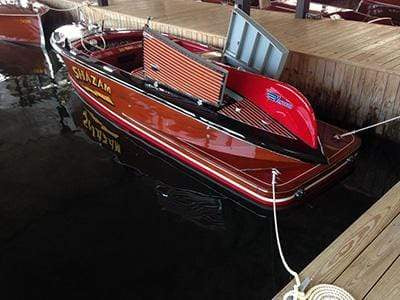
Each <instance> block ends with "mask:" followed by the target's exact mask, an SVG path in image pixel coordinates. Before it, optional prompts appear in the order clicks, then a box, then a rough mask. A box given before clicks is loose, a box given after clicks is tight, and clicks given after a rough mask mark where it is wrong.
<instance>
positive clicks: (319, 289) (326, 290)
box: [271, 169, 355, 300]
mask: <svg viewBox="0 0 400 300" xmlns="http://www.w3.org/2000/svg"><path fill="white" fill-rule="evenodd" d="M279 174H280V173H279V171H278V170H277V169H272V182H271V185H272V199H273V201H272V207H273V215H274V227H275V237H276V244H277V247H278V251H279V256H280V258H281V261H282V264H283V266H284V267H285V269H286V271H288V273H289V274H290V275H292V276H293V277H294V279H295V285H294V286H293V289H292V290H290V291H288V292H287V293H286V294H285V295H284V296H283V299H284V300H355V299H354V297H353V296H352V295H350V294H349V293H348V292H347V291H346V290H344V289H342V288H341V287H338V286H335V285H332V284H318V285H316V286H314V287H312V288H311V289H309V290H308V291H307V293H305V292H304V290H305V288H306V286H307V285H308V283H309V279H308V278H306V280H305V281H304V282H303V283H301V281H300V276H299V274H298V273H297V272H296V271H294V270H293V269H292V268H290V266H289V265H288V263H287V262H286V259H285V256H284V255H283V251H282V246H281V242H280V238H279V228H278V216H277V212H276V191H275V186H276V177H277V176H278V175H279Z"/></svg>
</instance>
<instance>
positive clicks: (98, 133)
mask: <svg viewBox="0 0 400 300" xmlns="http://www.w3.org/2000/svg"><path fill="white" fill-rule="evenodd" d="M82 116H83V120H82V124H83V126H84V127H85V128H86V129H87V130H88V131H89V135H90V136H91V137H92V138H93V139H94V140H95V141H97V142H99V143H101V144H103V145H106V146H107V147H108V148H110V149H111V150H112V151H114V152H116V153H119V154H121V144H120V143H119V142H118V140H117V139H118V138H119V135H118V134H116V133H114V132H112V131H111V130H109V129H108V128H107V127H105V126H104V124H103V123H102V122H101V121H100V120H99V119H97V118H96V117H95V116H94V114H93V113H91V112H89V111H87V110H84V111H83V112H82Z"/></svg>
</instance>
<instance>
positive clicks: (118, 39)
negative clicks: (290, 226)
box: [51, 9, 360, 208]
mask: <svg viewBox="0 0 400 300" xmlns="http://www.w3.org/2000/svg"><path fill="white" fill-rule="evenodd" d="M51 44H52V46H53V48H54V49H55V51H56V52H57V53H58V54H59V55H61V57H62V58H63V60H64V62H65V64H66V66H67V70H68V74H69V78H70V80H71V84H72V87H73V88H74V89H75V91H76V93H77V94H78V95H79V97H80V98H81V99H82V101H83V102H84V104H85V105H86V106H87V107H90V108H91V109H92V110H93V111H94V112H95V113H96V114H98V115H99V116H101V117H102V118H104V119H106V120H109V121H110V123H112V124H113V125H114V126H116V127H118V128H120V129H121V130H123V131H124V132H126V134H128V135H131V136H132V137H133V138H136V139H139V140H141V141H142V142H144V143H146V144H147V145H149V146H151V147H153V148H155V149H157V151H159V152H160V153H161V154H163V155H165V156H167V157H169V158H171V159H173V160H174V161H176V162H177V163H179V164H181V165H183V166H184V167H185V168H188V169H189V170H191V171H193V172H195V173H196V174H197V175H198V176H200V177H202V178H205V179H207V180H209V181H210V182H212V183H213V184H217V185H219V186H220V187H222V188H223V189H225V190H228V191H230V192H231V193H233V194H235V195H238V196H240V197H242V198H243V199H246V200H248V201H249V202H251V203H252V204H255V205H258V206H261V207H263V208H269V207H271V206H272V204H273V202H274V201H275V200H276V202H277V203H278V205H280V206H285V205H289V204H291V203H296V202H298V201H297V200H299V199H303V198H305V197H307V196H310V195H311V194H312V193H315V192H318V191H320V190H321V188H322V187H324V186H325V185H327V184H328V183H331V182H332V181H334V180H336V179H337V178H338V176H339V175H341V174H343V172H345V171H347V170H349V168H350V167H351V166H352V164H353V162H354V158H355V156H356V154H357V151H358V149H359V147H360V140H359V139H358V138H357V137H354V136H346V137H344V138H342V139H337V138H335V136H337V135H340V134H342V133H344V132H345V131H344V130H342V129H339V128H336V127H334V126H332V125H329V124H326V123H324V122H322V121H317V119H316V117H315V114H314V111H313V109H312V107H311V105H310V103H309V102H308V101H307V99H306V98H305V97H304V96H303V95H302V94H301V93H300V92H299V91H298V90H296V89H295V88H294V87H292V86H290V85H288V84H286V83H283V82H280V81H279V80H277V79H278V78H279V76H280V74H281V72H282V70H283V67H284V65H285V62H286V58H287V55H288V50H287V49H286V48H285V47H284V46H283V45H282V44H281V43H280V42H279V41H278V40H276V39H275V38H274V37H273V36H272V35H270V34H269V33H268V32H266V31H265V30H264V29H263V28H262V27H261V26H260V25H258V24H257V23H256V22H255V21H254V20H252V19H251V18H250V17H249V16H247V15H246V14H245V13H243V12H242V11H241V10H239V9H234V10H233V12H232V16H231V22H230V26H229V31H228V36H227V39H226V44H225V49H224V51H220V50H218V49H214V48H211V47H207V46H205V45H202V44H200V43H196V42H193V41H188V40H185V39H182V38H178V37H176V36H171V35H166V34H160V33H157V32H155V31H153V30H152V29H151V28H149V27H148V26H145V28H144V29H143V30H136V31H134V30H103V29H101V28H100V27H99V28H97V29H96V28H95V27H93V28H92V30H89V31H88V29H87V28H85V27H84V26H83V25H79V24H75V25H69V26H63V27H61V28H59V29H58V30H56V31H55V32H54V33H53V35H52V37H51ZM274 169H276V170H278V171H279V172H280V175H279V176H278V183H277V185H276V195H275V198H274V197H273V194H272V184H271V179H272V170H274Z"/></svg>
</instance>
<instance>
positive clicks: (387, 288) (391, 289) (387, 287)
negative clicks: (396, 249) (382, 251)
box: [364, 223, 400, 300]
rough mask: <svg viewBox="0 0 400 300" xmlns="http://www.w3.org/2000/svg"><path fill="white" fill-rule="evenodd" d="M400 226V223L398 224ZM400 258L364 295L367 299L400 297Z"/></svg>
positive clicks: (386, 299) (393, 298)
mask: <svg viewBox="0 0 400 300" xmlns="http://www.w3.org/2000/svg"><path fill="white" fill-rule="evenodd" d="M397 226H400V223H398V224H397ZM399 274H400V258H399V257H398V258H397V259H396V261H395V262H394V263H393V265H392V266H390V268H389V269H388V270H387V271H386V272H385V274H384V275H383V276H382V278H380V279H379V281H378V283H377V284H376V285H375V286H374V287H373V289H372V290H371V291H370V292H369V293H368V294H367V295H366V296H365V297H364V299H366V300H375V299H385V300H396V299H400V276H399Z"/></svg>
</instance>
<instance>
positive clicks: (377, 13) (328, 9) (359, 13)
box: [202, 0, 400, 26]
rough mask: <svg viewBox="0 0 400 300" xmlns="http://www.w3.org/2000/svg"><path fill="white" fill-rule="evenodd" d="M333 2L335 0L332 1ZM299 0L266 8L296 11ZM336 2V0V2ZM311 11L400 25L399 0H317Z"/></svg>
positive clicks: (254, 4) (219, 0)
mask: <svg viewBox="0 0 400 300" xmlns="http://www.w3.org/2000/svg"><path fill="white" fill-rule="evenodd" d="M202 1H203V2H209V3H219V4H224V3H228V4H231V5H233V4H234V2H233V1H223V0H202ZM332 2H333V1H332ZM251 4H252V7H253V8H258V1H252V2H251ZM296 4H297V0H273V1H271V3H270V5H269V6H268V7H265V8H263V9H264V10H270V11H278V12H285V13H293V14H294V13H296ZM334 4H336V2H335V3H334ZM310 13H311V14H312V15H314V16H318V15H319V16H320V17H325V18H333V19H343V20H349V21H357V22H366V23H374V24H381V25H396V26H399V25H400V4H399V2H398V1H397V0H360V2H359V4H358V5H357V7H354V9H353V8H349V7H337V6H335V5H331V4H330V1H321V0H315V1H312V2H311V3H310Z"/></svg>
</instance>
